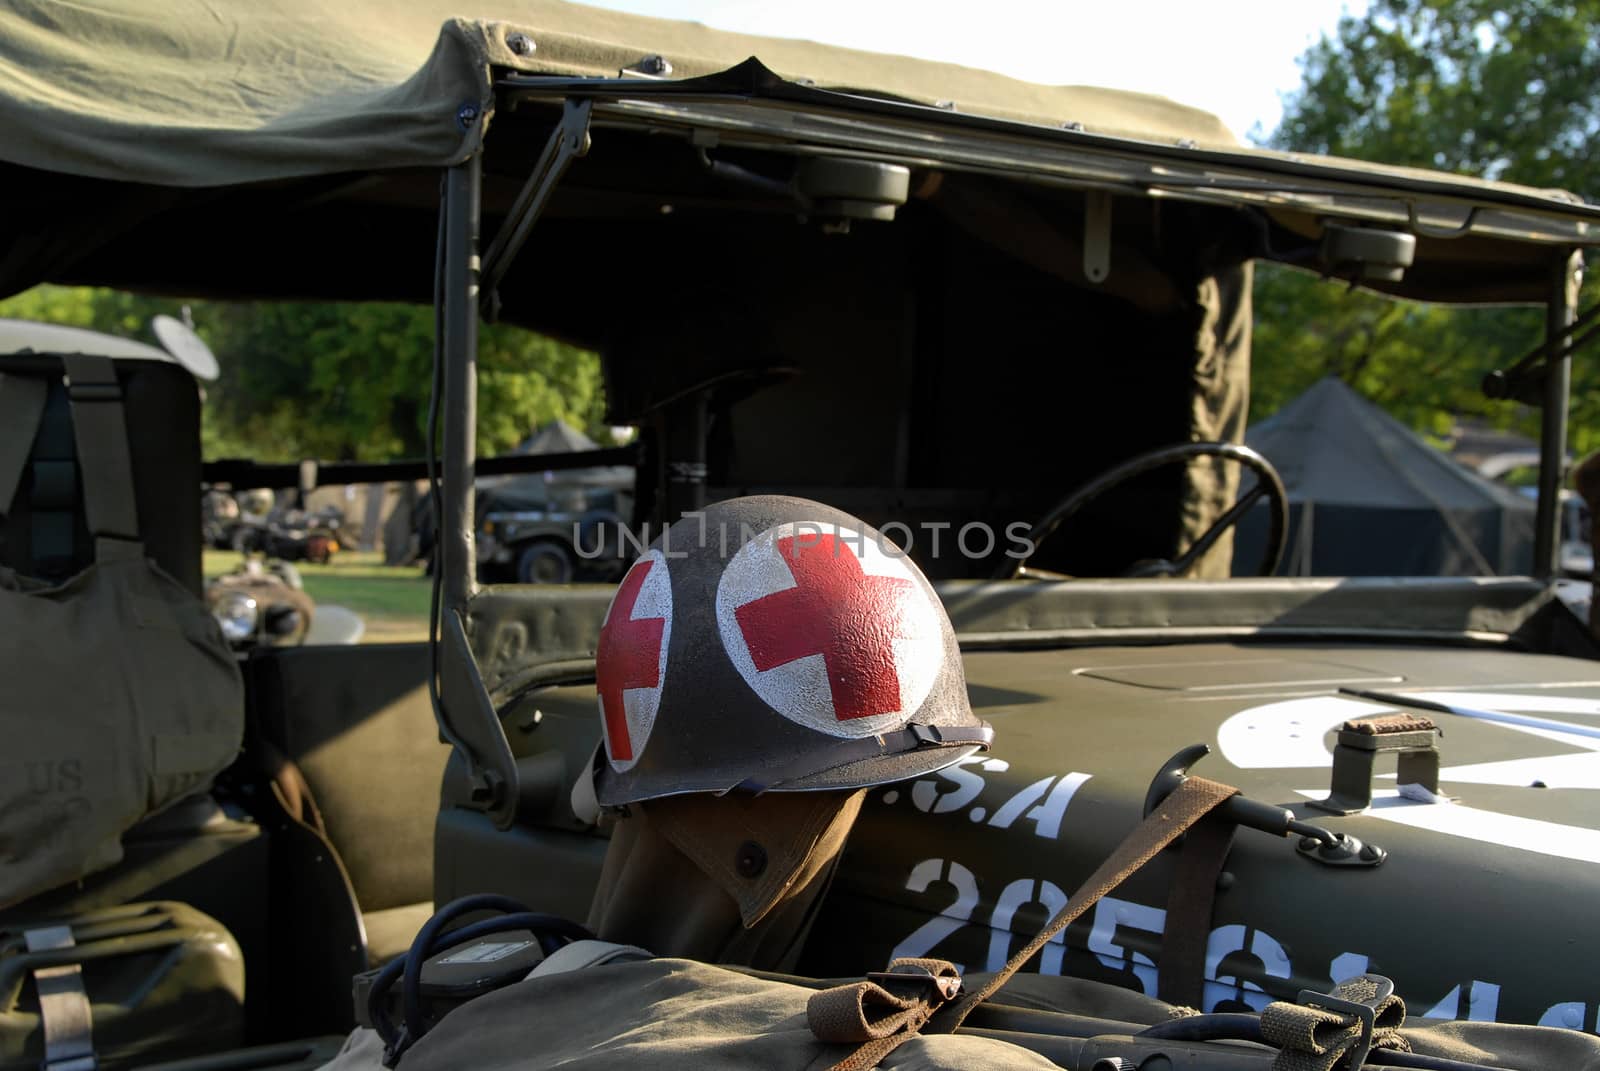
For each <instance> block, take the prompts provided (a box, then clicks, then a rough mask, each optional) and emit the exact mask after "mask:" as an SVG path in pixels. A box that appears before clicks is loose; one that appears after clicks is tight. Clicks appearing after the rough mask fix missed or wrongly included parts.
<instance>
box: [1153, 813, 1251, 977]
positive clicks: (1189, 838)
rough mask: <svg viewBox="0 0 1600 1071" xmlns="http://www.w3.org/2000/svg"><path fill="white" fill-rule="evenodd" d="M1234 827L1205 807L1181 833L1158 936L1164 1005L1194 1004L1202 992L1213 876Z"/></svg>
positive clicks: (1214, 886)
mask: <svg viewBox="0 0 1600 1071" xmlns="http://www.w3.org/2000/svg"><path fill="white" fill-rule="evenodd" d="M1237 828H1238V826H1237V825H1235V824H1234V822H1233V821H1232V820H1231V819H1229V818H1228V816H1227V815H1224V814H1220V813H1218V812H1216V811H1213V812H1211V813H1210V814H1208V815H1206V817H1204V818H1202V819H1201V820H1200V821H1199V822H1197V823H1196V824H1195V827H1194V828H1193V829H1191V830H1190V831H1189V832H1188V833H1187V834H1185V836H1184V838H1183V848H1182V849H1181V850H1182V853H1183V854H1182V855H1180V856H1179V857H1178V873H1177V875H1176V876H1175V877H1174V878H1173V881H1172V888H1171V890H1170V891H1169V892H1168V893H1167V924H1166V927H1165V933H1164V936H1163V937H1162V939H1161V967H1160V974H1159V975H1158V978H1157V984H1156V993H1157V995H1158V996H1160V998H1161V999H1162V1000H1164V1001H1166V1002H1167V1003H1168V1004H1177V1005H1180V1006H1182V1007H1185V1008H1199V1007H1200V1001H1201V999H1202V997H1203V996H1204V995H1205V984H1206V941H1207V939H1208V938H1209V937H1210V936H1211V913H1212V907H1213V906H1214V905H1215V903H1216V899H1217V878H1218V877H1219V876H1220V875H1221V874H1222V864H1223V863H1224V862H1225V861H1226V860H1227V858H1228V849H1229V848H1230V847H1232V846H1233V831H1234V830H1235V829H1237Z"/></svg>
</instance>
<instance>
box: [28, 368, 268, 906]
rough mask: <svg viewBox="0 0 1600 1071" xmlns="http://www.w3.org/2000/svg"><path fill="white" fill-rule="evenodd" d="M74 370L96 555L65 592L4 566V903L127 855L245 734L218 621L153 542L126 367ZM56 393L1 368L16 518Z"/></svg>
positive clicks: (239, 684)
mask: <svg viewBox="0 0 1600 1071" xmlns="http://www.w3.org/2000/svg"><path fill="white" fill-rule="evenodd" d="M63 364H64V365H65V367H66V372H67V381H68V386H69V400H70V404H71V411H72V423H73V437H74V440H75V443H76V449H77V453H78V464H79V468H80V474H81V484H82V487H83V504H84V512H85V514H86V518H87V521H88V528H89V531H90V533H91V534H92V535H93V536H94V548H95V560H94V562H93V564H91V565H89V566H88V567H87V568H85V569H83V570H82V571H81V572H79V573H77V574H76V575H74V576H73V577H71V578H70V579H68V580H66V581H65V582H62V583H60V584H55V585H50V584H45V583H43V582H40V581H37V580H34V579H32V578H29V577H25V576H22V575H20V574H18V573H16V572H15V571H14V570H12V569H9V568H4V567H0V637H3V641H0V908H3V907H6V906H8V905H10V904H13V903H17V902H19V901H21V900H25V899H27V898H28V897H30V896H33V895H34V894H36V893H39V892H43V891H44V890H47V889H51V888H54V887H56V886H58V885H61V884H63V883H65V882H68V881H72V880H74V879H77V878H79V877H82V876H83V875H85V874H88V873H91V872H93V871H95V870H99V869H101V868H103V867H107V866H110V865H111V864H113V863H115V862H117V861H118V860H119V859H121V858H122V845H121V836H122V834H123V832H125V831H126V830H127V829H128V828H129V827H130V826H132V825H133V824H134V823H136V822H138V821H139V820H140V819H142V818H144V817H146V816H148V815H151V814H154V813H156V812H158V811H160V810H162V809H163V808H165V807H167V806H169V805H170V804H173V803H175V802H177V801H178V800H180V799H182V798H183V797H185V796H187V795H190V794H192V793H194V792H198V791H204V790H205V789H206V788H208V787H209V785H210V781H211V778H212V776H213V775H215V774H216V773H217V772H218V771H219V770H221V769H222V768H223V767H225V766H227V765H228V763H230V762H231V761H232V760H233V758H234V756H235V755H236V754H237V753H238V750H239V744H240V740H241V738H242V735H243V730H244V684H243V681H242V679H241V677H240V673H239V668H238V666H237V664H236V663H235V661H234V657H233V654H232V652H231V651H230V650H229V649H228V646H227V643H226V642H225V641H224V640H223V638H222V634H221V632H220V631H219V630H218V628H217V625H216V623H215V621H214V620H213V619H212V618H211V615H210V614H209V613H208V612H207V611H206V609H205V607H204V606H203V605H202V604H201V602H200V600H198V599H197V598H195V596H194V595H193V594H192V593H190V592H189V591H187V590H186V589H185V588H184V587H183V586H182V585H181V584H179V583H178V582H177V581H176V580H174V579H173V578H172V577H170V576H169V575H167V574H166V573H164V572H162V571H161V569H159V568H158V567H157V566H156V565H155V564H154V563H153V562H151V561H150V560H149V559H148V558H147V557H146V556H145V551H144V545H143V543H142V542H140V539H139V527H138V516H137V512H136V508H135V501H134V490H133V472H132V464H131V462H130V459H129V451H128V436H127V429H126V421H125V420H124V416H123V408H122V391H121V387H120V385H119V383H118V380H117V375H116V369H115V367H114V365H113V364H112V362H111V361H110V360H109V359H107V358H104V357H96V356H82V355H76V356H67V357H64V358H63ZM47 389H48V387H47V384H46V383H45V382H44V381H43V380H40V379H34V378H28V377H21V376H15V375H0V507H3V508H5V509H10V507H11V503H12V500H13V498H14V497H15V494H16V490H17V487H18V485H19V483H20V481H21V477H22V472H23V469H24V466H25V465H26V464H27V462H28V455H29V452H30V450H31V448H32V442H33V437H34V430H35V429H36V428H37V426H38V422H39V417H40V414H41V412H42V410H43V407H44V403H45V398H46V392H47ZM195 491H196V494H197V495H198V493H199V489H198V488H196V489H195ZM197 523H198V521H197Z"/></svg>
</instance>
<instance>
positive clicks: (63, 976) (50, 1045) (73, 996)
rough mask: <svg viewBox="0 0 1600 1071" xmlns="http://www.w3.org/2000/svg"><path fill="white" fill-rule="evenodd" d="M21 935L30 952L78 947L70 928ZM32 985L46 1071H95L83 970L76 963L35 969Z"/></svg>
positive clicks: (31, 931) (89, 1013) (52, 928)
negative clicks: (37, 1001) (37, 1009)
mask: <svg viewBox="0 0 1600 1071" xmlns="http://www.w3.org/2000/svg"><path fill="white" fill-rule="evenodd" d="M22 936H23V940H24V941H26V942H27V945H28V951H29V952H54V951H56V950H58V949H63V948H72V947H74V946H75V944H76V942H75V941H73V939H72V929H71V927H68V926H41V927H40V928H39V929H36V930H26V931H24V933H23V935H22ZM33 984H34V987H35V988H36V989H37V990H38V992H39V1020H40V1022H41V1023H42V1024H43V1026H44V1063H43V1064H42V1065H41V1067H42V1068H43V1071H95V1068H96V1067H97V1066H98V1064H97V1062H96V1060H95V1055H94V1037H93V1033H92V1031H93V1019H92V1017H91V1012H90V1009H89V995H88V994H87V993H85V992H84V989H83V967H82V966H81V965H80V964H77V963H63V964H60V965H59V966H55V967H35V968H34V970H33Z"/></svg>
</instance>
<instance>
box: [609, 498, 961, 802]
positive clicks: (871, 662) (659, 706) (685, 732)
mask: <svg viewBox="0 0 1600 1071" xmlns="http://www.w3.org/2000/svg"><path fill="white" fill-rule="evenodd" d="M595 677H596V689H597V691H598V693H599V708H600V719H601V724H602V729H603V737H604V742H603V745H602V750H603V754H602V753H597V755H596V763H595V766H596V769H595V778H594V783H593V788H594V791H595V794H596V797H597V799H598V802H599V803H600V804H601V805H604V806H618V805H621V804H626V803H633V802H638V801H642V800H649V799H658V798H660V797H663V796H673V795H679V794H682V793H688V792H715V793H722V792H727V791H730V790H733V789H739V790H742V791H748V792H766V791H772V792H799V791H808V790H822V789H857V788H866V787H869V786H871V785H878V784H884V783H886V782H890V781H899V780H902V779H904V778H909V777H916V776H920V775H922V774H926V773H931V772H932V771H934V770H939V769H942V768H944V767H946V766H949V765H950V764H952V763H954V762H957V761H959V760H961V759H963V758H965V757H966V756H968V755H970V754H972V753H973V752H974V751H976V750H978V749H979V748H985V747H987V746H988V745H989V742H990V741H991V740H992V739H993V730H992V729H991V728H990V727H989V726H988V724H986V723H985V722H982V721H980V720H978V719H977V718H976V717H975V716H974V715H973V713H972V707H971V705H970V703H969V702H968V700H967V685H966V678H965V675H964V674H963V672H962V667H961V656H960V652H959V651H958V650H957V648H956V639H955V632H954V630H953V629H952V628H951V626H950V619H949V618H948V617H947V616H946V615H945V612H944V608H943V606H942V605H941V604H940V602H939V597H938V595H937V594H935V592H934V590H933V587H932V586H931V585H930V584H929V583H928V581H927V578H926V577H924V576H923V575H922V572H921V571H920V570H919V569H918V568H917V567H916V566H915V565H914V564H912V562H911V560H910V559H909V558H907V557H905V556H904V555H903V553H902V552H900V551H899V549H898V548H896V547H895V546H894V545H893V544H891V543H889V542H888V541H887V540H885V539H884V538H883V537H882V536H880V535H879V533H878V532H877V531H875V530H874V529H872V528H869V527H868V526H867V525H865V524H864V523H862V522H861V521H860V520H858V519H856V518H855V517H852V516H850V515H849V514H847V513H842V512H840V511H839V510H836V509H832V508H830V507H828V506H824V505H822V504H821V503H817V502H810V501H807V500H805V499H800V498H789V497H782V496H776V495H763V496H755V497H749V498H736V499H731V500H728V501H725V502H721V503H718V504H716V505H713V506H710V507H708V508H707V509H706V510H704V511H703V512H701V513H692V514H689V515H687V516H685V517H684V518H683V519H682V520H680V521H678V522H677V523H676V524H674V525H672V526H671V527H670V528H668V529H667V530H666V531H665V532H663V533H662V535H661V537H660V538H659V539H657V540H656V541H655V542H654V543H652V544H651V545H650V547H649V549H648V550H647V551H646V552H645V553H644V554H643V555H641V556H640V557H639V559H638V560H637V561H636V562H635V563H634V564H633V567H632V568H631V569H629V571H628V573H627V575H626V576H625V577H624V578H623V580H622V583H621V584H620V585H619V587H618V589H617V593H616V595H615V597H614V598H613V599H612V601H611V607H610V609H609V610H608V611H607V612H606V619H605V622H604V624H603V626H602V628H601V630H600V642H599V649H598V652H597V654H596V658H595Z"/></svg>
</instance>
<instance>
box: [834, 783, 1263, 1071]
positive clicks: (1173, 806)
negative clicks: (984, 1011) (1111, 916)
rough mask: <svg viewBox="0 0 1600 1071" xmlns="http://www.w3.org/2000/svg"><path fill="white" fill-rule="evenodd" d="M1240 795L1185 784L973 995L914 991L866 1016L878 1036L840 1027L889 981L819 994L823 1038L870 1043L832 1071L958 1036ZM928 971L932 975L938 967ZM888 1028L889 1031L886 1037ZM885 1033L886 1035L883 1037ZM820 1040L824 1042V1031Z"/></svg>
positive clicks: (931, 988) (1220, 787)
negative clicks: (897, 1008) (896, 1008)
mask: <svg viewBox="0 0 1600 1071" xmlns="http://www.w3.org/2000/svg"><path fill="white" fill-rule="evenodd" d="M1238 791H1239V790H1238V789H1236V788H1233V787H1230V786H1228V785H1224V784H1219V783H1218V782H1216V781H1209V780H1207V779H1206V778H1203V777H1190V778H1187V779H1185V780H1184V781H1183V783H1182V784H1180V785H1179V786H1178V787H1177V789H1175V790H1174V791H1173V792H1172V793H1171V794H1170V795H1168V796H1167V798H1166V799H1164V800H1162V801H1161V803H1160V804H1159V805H1157V806H1156V808H1155V809H1154V810H1152V811H1151V812H1150V813H1149V814H1148V815H1147V816H1146V817H1145V820H1144V821H1143V822H1141V823H1140V824H1139V825H1138V826H1137V827H1136V828H1135V829H1134V831H1133V832H1132V833H1130V834H1128V836H1127V837H1125V838H1124V839H1123V841H1122V843H1121V844H1119V845H1117V848H1116V850H1115V851H1114V852H1112V853H1111V855H1110V856H1109V857H1108V858H1107V859H1106V860H1105V862H1103V863H1101V864H1100V866H1099V868H1098V869H1096V870H1095V872H1094V873H1093V874H1091V875H1089V878H1088V880H1087V881H1085V882H1084V883H1083V884H1082V885H1081V886H1079V887H1078V891H1077V892H1075V893H1073V894H1072V899H1071V900H1069V901H1067V905H1066V906H1065V907H1063V908H1062V909H1061V910H1060V912H1058V913H1057V914H1056V917H1055V918H1053V919H1051V920H1050V921H1049V923H1047V924H1046V925H1045V927H1044V929H1042V930H1040V931H1039V932H1038V934H1036V935H1035V936H1034V938H1033V940H1031V941H1029V942H1028V943H1027V944H1026V945H1024V946H1023V948H1022V950H1021V951H1020V952H1018V953H1017V954H1016V955H1014V956H1012V957H1011V959H1010V960H1008V961H1007V963H1006V965H1005V966H1004V967H1002V968H1001V969H1000V970H999V971H997V972H995V974H994V975H993V976H992V977H991V978H990V979H989V980H988V981H987V982H985V983H984V984H983V985H982V986H980V987H979V988H978V989H976V990H973V991H972V992H969V993H966V994H965V995H961V996H956V997H955V998H954V999H953V1000H952V999H949V998H948V997H946V996H945V993H946V992H947V989H948V987H947V986H944V985H939V984H934V985H927V984H922V985H920V986H919V987H918V989H917V991H916V992H915V993H914V994H913V997H912V1004H911V1006H908V1007H905V1008H903V1009H901V1012H900V1013H899V1014H895V1013H894V1012H892V1011H891V1012H889V1013H887V1014H881V1015H878V1016H875V1017H869V1016H868V1015H866V1014H864V1015H863V1016H862V1019H863V1022H864V1023H869V1024H872V1023H875V1024H877V1027H876V1028H875V1031H874V1032H873V1033H872V1034H871V1035H870V1036H867V1037H861V1038H856V1037H846V1036H845V1034H844V1032H843V1031H842V1030H834V1029H833V1028H834V1027H835V1026H836V1025H837V1024H839V1023H848V1022H849V1014H848V1012H849V1008H850V1004H851V1002H852V1001H855V1002H857V1003H858V1004H861V1006H862V1007H863V1009H864V1010H865V1011H869V1012H870V1011H872V1010H873V1007H872V1006H868V1005H867V1004H865V1003H863V1002H864V1001H866V1000H870V1001H872V1002H873V1005H874V1006H881V1005H882V999H881V997H880V996H879V995H878V994H877V993H874V992H871V991H870V989H867V990H864V989H863V988H862V987H863V986H870V985H871V984H873V983H874V982H876V983H877V984H878V985H879V986H880V988H881V987H882V984H883V980H884V977H885V976H883V975H873V976H872V977H871V978H869V979H868V981H867V982H865V983H863V982H854V983H851V984H850V985H847V986H838V987H835V988H834V989H825V990H822V991H821V992H819V993H817V994H816V995H814V996H813V997H812V998H811V1000H810V1002H809V1003H808V1005H807V1008H806V1017H807V1019H808V1020H809V1021H810V1022H811V1025H812V1031H813V1032H814V1033H815V1032H816V1030H817V1024H818V1022H819V1021H821V1022H822V1023H824V1024H825V1026H826V1027H827V1028H828V1029H829V1031H830V1035H829V1037H827V1038H824V1039H823V1040H838V1041H844V1040H861V1041H862V1042H863V1044H862V1046H861V1048H859V1049H857V1050H856V1051H855V1052H853V1053H851V1054H850V1055H849V1056H847V1057H845V1058H844V1059H843V1060H841V1061H840V1062H839V1063H837V1064H835V1065H834V1066H833V1068H832V1069H831V1071H862V1069H865V1068H870V1067H873V1066H876V1064H877V1063H878V1062H879V1061H880V1060H882V1059H883V1057H884V1056H886V1055H888V1054H889V1053H890V1052H893V1051H894V1050H895V1049H896V1048H897V1047H899V1046H900V1045H901V1044H903V1043H904V1042H906V1041H907V1040H909V1039H910V1038H911V1037H913V1036H914V1035H915V1034H916V1033H917V1032H918V1031H920V1030H921V1029H922V1028H923V1027H924V1026H927V1027H928V1028H929V1029H930V1032H932V1033H939V1034H948V1033H954V1032H955V1030H956V1028H958V1027H959V1026H960V1025H961V1024H962V1022H964V1021H965V1020H966V1018H967V1016H968V1015H969V1014H971V1012H972V1009H974V1008H976V1007H977V1006H978V1005H979V1004H982V1003H983V1002H984V1001H986V1000H988V999H989V998H990V997H992V996H994V994H995V993H996V992H998V991H999V989H1000V987H1001V986H1003V985H1005V984H1006V982H1008V981H1009V980H1010V979H1011V976H1012V975H1014V974H1016V973H1017V971H1019V970H1021V969H1022V966H1023V965H1024V964H1026V963H1027V962H1028V960H1030V959H1032V958H1033V957H1034V956H1035V955H1037V954H1038V953H1039V951H1040V950H1041V949H1042V948H1044V946H1045V945H1046V944H1048V943H1049V942H1050V940H1051V939H1052V938H1054V937H1055V936H1056V934H1058V933H1060V932H1061V931H1062V930H1064V929H1066V928H1067V927H1068V926H1070V925H1071V924H1072V922H1073V920H1075V919H1077V918H1078V917H1079V916H1080V915H1082V914H1083V913H1084V912H1085V911H1087V910H1088V909H1089V908H1091V907H1093V906H1094V905H1095V903H1097V902H1098V901H1099V900H1100V898H1101V897H1103V896H1105V895H1106V894H1107V893H1109V892H1110V891H1111V890H1113V889H1115V888H1116V887H1117V886H1118V885H1121V884H1122V883H1123V882H1124V881H1126V880H1127V879H1128V877H1129V876H1130V875H1132V874H1133V873H1134V872H1135V871H1137V870H1138V869H1139V868H1140V867H1142V866H1144V865H1145V864H1146V863H1148V862H1149V861H1150V860H1151V859H1153V858H1155V856H1156V854H1157V853H1158V852H1160V851H1161V849H1163V848H1165V847H1166V846H1167V845H1169V844H1171V843H1172V842H1173V841H1174V840H1176V839H1177V838H1178V837H1180V836H1182V835H1183V833H1184V832H1185V831H1186V830H1188V829H1189V828H1190V827H1192V826H1193V825H1194V824H1195V823H1196V822H1199V821H1200V819H1202V818H1204V817H1205V816H1206V815H1208V814H1210V813H1211V812H1212V811H1213V810H1215V809H1216V808H1217V806H1218V805H1220V804H1221V803H1223V802H1224V801H1225V800H1227V799H1228V798H1229V797H1231V796H1234V795H1236V794H1237V793H1238ZM908 962H909V963H915V964H922V965H924V966H925V967H926V965H929V964H934V965H938V964H942V965H943V966H944V967H949V966H950V965H949V964H947V963H944V961H942V960H921V961H906V960H896V961H895V965H892V966H891V968H890V973H891V974H893V973H895V969H896V966H900V965H903V964H907V963H908ZM926 969H927V970H929V971H931V970H932V968H931V967H927V968H926ZM950 970H951V971H952V972H953V971H954V968H953V967H951V968H950ZM940 977H943V976H942V975H939V974H935V978H936V979H938V978H940ZM891 995H892V994H891ZM902 999H905V998H903V997H902ZM813 1005H815V1006H817V1010H816V1011H815V1012H813V1010H812V1006H813ZM924 1005H931V1007H924ZM841 1006H842V1007H843V1009H844V1010H843V1011H841ZM884 1029H887V1030H888V1031H889V1032H887V1033H883V1032H882V1031H883V1030H884ZM879 1033H881V1035H882V1036H877V1035H878V1034H879ZM817 1036H818V1037H822V1035H821V1034H818V1035H817Z"/></svg>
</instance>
